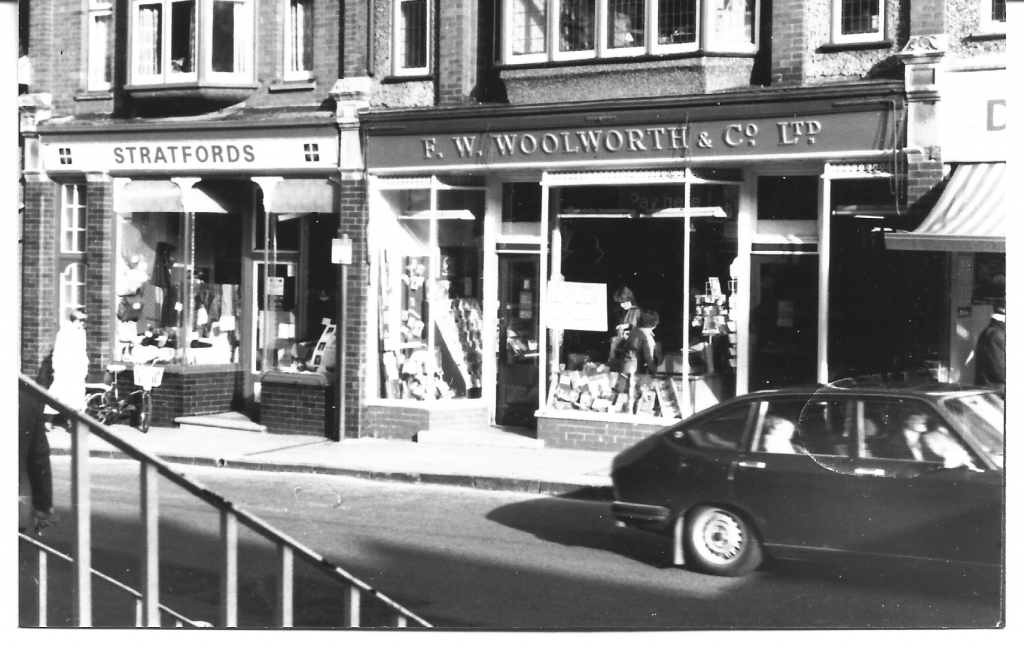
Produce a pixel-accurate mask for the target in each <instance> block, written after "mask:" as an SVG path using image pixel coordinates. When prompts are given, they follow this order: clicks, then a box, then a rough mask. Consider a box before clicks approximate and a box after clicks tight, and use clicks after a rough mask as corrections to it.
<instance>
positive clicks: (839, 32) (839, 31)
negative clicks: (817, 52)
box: [832, 0, 889, 45]
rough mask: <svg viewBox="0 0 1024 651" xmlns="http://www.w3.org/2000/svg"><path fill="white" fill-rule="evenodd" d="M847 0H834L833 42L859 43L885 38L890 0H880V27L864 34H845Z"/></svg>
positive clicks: (876, 41)
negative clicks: (844, 22)
mask: <svg viewBox="0 0 1024 651" xmlns="http://www.w3.org/2000/svg"><path fill="white" fill-rule="evenodd" d="M844 2H845V0H832V43H834V44H836V45H851V44H859V43H879V42H882V41H884V40H885V34H886V27H887V25H886V23H887V21H886V14H887V12H888V8H889V7H888V0H878V28H877V29H875V30H874V31H872V32H867V33H864V34H843V3H844Z"/></svg>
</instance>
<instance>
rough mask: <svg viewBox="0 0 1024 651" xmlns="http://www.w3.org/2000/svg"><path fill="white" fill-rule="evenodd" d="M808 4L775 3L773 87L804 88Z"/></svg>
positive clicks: (784, 0) (780, 0)
mask: <svg viewBox="0 0 1024 651" xmlns="http://www.w3.org/2000/svg"><path fill="white" fill-rule="evenodd" d="M806 15H807V0H775V2H773V3H772V35H771V48H772V84H773V85H781V84H797V85H799V84H803V83H804V80H805V79H806V74H805V71H804V63H805V61H806V58H807V36H806V31H807V30H806Z"/></svg>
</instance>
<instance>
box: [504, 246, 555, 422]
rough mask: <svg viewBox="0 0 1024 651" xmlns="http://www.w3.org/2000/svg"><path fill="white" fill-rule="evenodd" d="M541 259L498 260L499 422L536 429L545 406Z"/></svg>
mask: <svg viewBox="0 0 1024 651" xmlns="http://www.w3.org/2000/svg"><path fill="white" fill-rule="evenodd" d="M539 280H540V257H539V256H537V255H531V254H502V255H500V256H499V257H498V301H499V308H498V342H499V345H498V364H497V366H498V387H497V389H498V391H497V404H496V405H495V421H496V423H497V424H498V425H501V426H505V427H529V428H531V429H533V428H536V426H537V418H536V416H535V415H534V414H535V412H536V411H537V408H538V407H539V405H540V400H539V393H538V391H539V386H538V385H539V372H540V369H539V366H538V365H539V363H540V346H542V345H544V342H543V341H542V339H541V337H540V295H539V291H538V290H539V287H538V282H539Z"/></svg>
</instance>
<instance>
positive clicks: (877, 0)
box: [832, 0, 885, 44]
mask: <svg viewBox="0 0 1024 651" xmlns="http://www.w3.org/2000/svg"><path fill="white" fill-rule="evenodd" d="M882 40H885V0H832V42H833V43H838V44H842V43H871V42H876V41H882Z"/></svg>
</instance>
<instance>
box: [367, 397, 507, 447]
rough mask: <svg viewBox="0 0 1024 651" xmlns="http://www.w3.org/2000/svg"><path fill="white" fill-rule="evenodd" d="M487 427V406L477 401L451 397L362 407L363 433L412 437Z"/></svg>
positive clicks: (488, 424) (389, 436) (391, 436)
mask: <svg viewBox="0 0 1024 651" xmlns="http://www.w3.org/2000/svg"><path fill="white" fill-rule="evenodd" d="M489 426H490V419H489V416H488V415H487V405H485V404H484V403H483V402H482V401H480V400H451V401H445V402H443V403H434V404H433V405H427V404H426V403H422V402H414V401H407V402H398V401H396V402H394V403H392V404H389V405H372V406H368V407H366V428H365V432H364V434H363V436H370V437H373V438H379V439H401V440H405V441H409V440H412V437H413V436H415V435H416V433H417V432H420V431H424V430H431V431H435V432H472V431H479V430H480V429H482V428H486V427H489Z"/></svg>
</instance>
